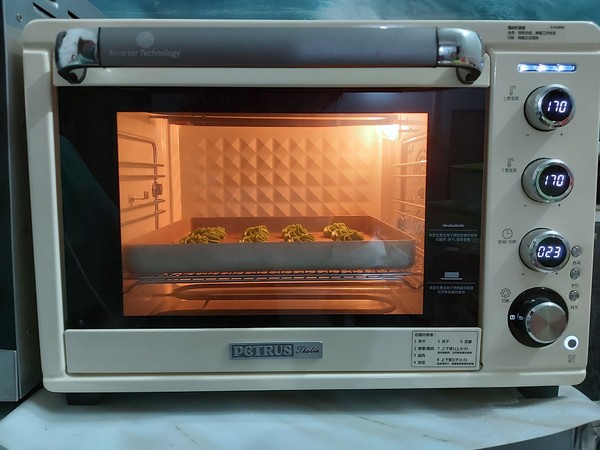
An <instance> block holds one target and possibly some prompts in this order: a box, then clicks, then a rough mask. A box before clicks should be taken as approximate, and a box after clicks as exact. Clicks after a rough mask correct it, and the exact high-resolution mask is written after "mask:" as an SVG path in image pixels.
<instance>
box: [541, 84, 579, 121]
mask: <svg viewBox="0 0 600 450" xmlns="http://www.w3.org/2000/svg"><path fill="white" fill-rule="evenodd" d="M541 112H542V114H543V115H544V116H545V117H546V118H547V119H549V120H551V121H553V122H562V121H563V120H565V119H567V118H568V117H569V116H570V115H571V113H572V112H573V99H572V98H571V96H570V95H569V94H568V93H567V92H566V91H564V90H562V89H554V90H552V91H550V92H548V93H547V94H546V95H544V97H543V98H542V104H541Z"/></svg>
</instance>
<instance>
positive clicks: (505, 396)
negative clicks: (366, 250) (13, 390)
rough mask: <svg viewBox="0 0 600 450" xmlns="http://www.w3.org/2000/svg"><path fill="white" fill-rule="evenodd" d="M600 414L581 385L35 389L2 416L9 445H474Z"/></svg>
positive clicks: (64, 448) (264, 448)
mask: <svg viewBox="0 0 600 450" xmlns="http://www.w3.org/2000/svg"><path fill="white" fill-rule="evenodd" d="M598 420H600V406H598V405H597V404H596V403H595V402H592V401H590V400H589V399H588V398H587V397H585V396H584V395H583V394H581V393H580V392H579V391H577V390H576V389H575V388H573V387H570V386H567V387H561V389H560V391H559V396H558V397H557V398H551V399H524V398H522V397H521V396H520V395H519V394H518V392H517V391H516V390H514V389H504V388H503V389H454V390H437V389H436V390H404V391H335V392H316V391H311V392H246V393H232V392H229V393H161V394H110V395H105V396H104V397H102V400H101V401H100V403H99V404H98V405H94V406H68V405H67V404H66V400H65V397H64V395H61V394H53V393H50V392H48V391H46V390H43V389H42V390H40V391H38V392H36V393H35V394H34V395H33V396H32V397H31V398H29V399H28V400H27V401H25V402H24V403H23V404H21V405H20V406H19V407H18V408H16V409H15V410H14V411H13V412H12V413H10V414H9V415H8V416H6V417H5V418H4V419H3V420H2V421H0V449H2V450H4V448H6V449H9V450H25V449H32V450H33V449H35V450H39V449H45V450H48V449H61V450H70V449H73V450H75V449H77V450H85V449H102V450H106V449H111V450H112V449H127V450H135V449H143V450H153V449H161V450H162V449H168V448H176V449H200V448H201V449H228V450H229V449H260V450H268V449H285V450H294V449H311V450H313V449H314V450H318V449H337V448H342V449H363V448H364V449H378V450H379V449H387V448H393V449H411V450H414V449H428V448H435V449H465V448H482V447H490V446H495V445H501V444H507V443H512V442H519V441H523V440H528V439H535V438H538V437H542V436H548V435H551V434H554V433H559V432H562V431H565V430H569V429H572V428H575V427H578V426H581V425H585V424H588V423H590V422H593V421H598Z"/></svg>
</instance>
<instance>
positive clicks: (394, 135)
mask: <svg viewBox="0 0 600 450" xmlns="http://www.w3.org/2000/svg"><path fill="white" fill-rule="evenodd" d="M400 130H402V131H407V130H408V126H407V125H402V126H400V124H397V123H393V124H390V125H377V131H379V134H380V136H381V137H383V138H385V139H387V140H388V141H397V140H398V137H399V136H400Z"/></svg>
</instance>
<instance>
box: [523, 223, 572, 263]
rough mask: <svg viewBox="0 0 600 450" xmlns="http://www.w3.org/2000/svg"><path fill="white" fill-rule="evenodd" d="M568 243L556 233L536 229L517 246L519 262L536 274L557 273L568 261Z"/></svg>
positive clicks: (544, 229) (545, 229)
mask: <svg viewBox="0 0 600 450" xmlns="http://www.w3.org/2000/svg"><path fill="white" fill-rule="evenodd" d="M569 251H570V248H569V242H568V241H567V240H566V239H565V238H564V237H563V236H562V235H561V234H560V233H559V232H557V231H554V230H549V229H547V228H536V229H535V230H532V231H530V232H529V233H527V234H526V235H525V237H524V238H523V240H522V241H521V244H520V245H519V256H521V261H523V264H525V265H526V266H527V267H529V268H530V269H531V270H535V271H537V272H545V273H551V272H558V271H559V270H560V269H562V268H563V267H564V266H565V264H567V261H569Z"/></svg>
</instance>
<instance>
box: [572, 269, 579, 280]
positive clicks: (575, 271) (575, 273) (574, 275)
mask: <svg viewBox="0 0 600 450" xmlns="http://www.w3.org/2000/svg"><path fill="white" fill-rule="evenodd" d="M569 275H570V277H571V279H573V280H577V279H578V278H579V277H580V276H581V270H579V269H571V272H569Z"/></svg>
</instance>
